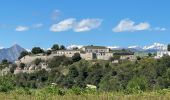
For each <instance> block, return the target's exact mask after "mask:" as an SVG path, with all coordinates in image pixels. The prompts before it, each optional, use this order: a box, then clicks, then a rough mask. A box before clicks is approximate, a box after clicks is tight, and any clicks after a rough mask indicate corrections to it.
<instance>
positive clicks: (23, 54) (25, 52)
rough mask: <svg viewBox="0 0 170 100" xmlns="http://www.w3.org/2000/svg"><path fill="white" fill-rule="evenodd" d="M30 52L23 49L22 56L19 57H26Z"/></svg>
mask: <svg viewBox="0 0 170 100" xmlns="http://www.w3.org/2000/svg"><path fill="white" fill-rule="evenodd" d="M28 54H29V53H28V52H27V51H22V52H21V54H20V56H19V57H18V59H21V58H22V57H25V56H26V55H28Z"/></svg>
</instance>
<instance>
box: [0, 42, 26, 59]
mask: <svg viewBox="0 0 170 100" xmlns="http://www.w3.org/2000/svg"><path fill="white" fill-rule="evenodd" d="M22 51H25V49H24V48H22V47H21V46H19V45H18V44H15V45H13V46H12V47H10V48H2V49H0V61H1V60H3V59H7V60H8V61H11V62H13V61H15V60H17V59H18V57H19V56H20V53H21V52H22Z"/></svg>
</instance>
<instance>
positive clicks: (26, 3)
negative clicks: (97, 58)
mask: <svg viewBox="0 0 170 100" xmlns="http://www.w3.org/2000/svg"><path fill="white" fill-rule="evenodd" d="M169 4H170V1H169V0H140V1H139V0H1V1H0V47H9V46H11V45H13V44H16V43H17V44H20V45H21V46H23V47H25V48H32V47H34V46H40V47H43V48H48V47H51V45H52V44H55V43H58V44H64V45H66V46H67V45H72V44H81V45H90V44H93V45H105V46H108V45H109V46H115V45H118V46H125V47H126V46H130V45H140V46H144V45H148V44H152V43H155V42H160V43H164V44H168V43H170V39H169V36H170V31H169V30H170V20H169V18H170V13H169V10H170V7H169Z"/></svg>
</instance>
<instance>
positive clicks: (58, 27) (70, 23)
mask: <svg viewBox="0 0 170 100" xmlns="http://www.w3.org/2000/svg"><path fill="white" fill-rule="evenodd" d="M75 21H76V19H75V18H69V19H66V20H63V21H61V22H59V23H58V24H53V25H52V26H51V28H50V31H53V32H61V31H67V30H69V29H72V28H73V27H74V25H75Z"/></svg>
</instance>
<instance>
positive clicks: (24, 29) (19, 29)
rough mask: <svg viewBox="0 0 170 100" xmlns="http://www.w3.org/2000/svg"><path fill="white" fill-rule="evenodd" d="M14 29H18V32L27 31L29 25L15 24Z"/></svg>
mask: <svg viewBox="0 0 170 100" xmlns="http://www.w3.org/2000/svg"><path fill="white" fill-rule="evenodd" d="M15 30H16V31H19V32H22V31H27V30H29V27H27V26H17V27H16V29H15Z"/></svg>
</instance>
